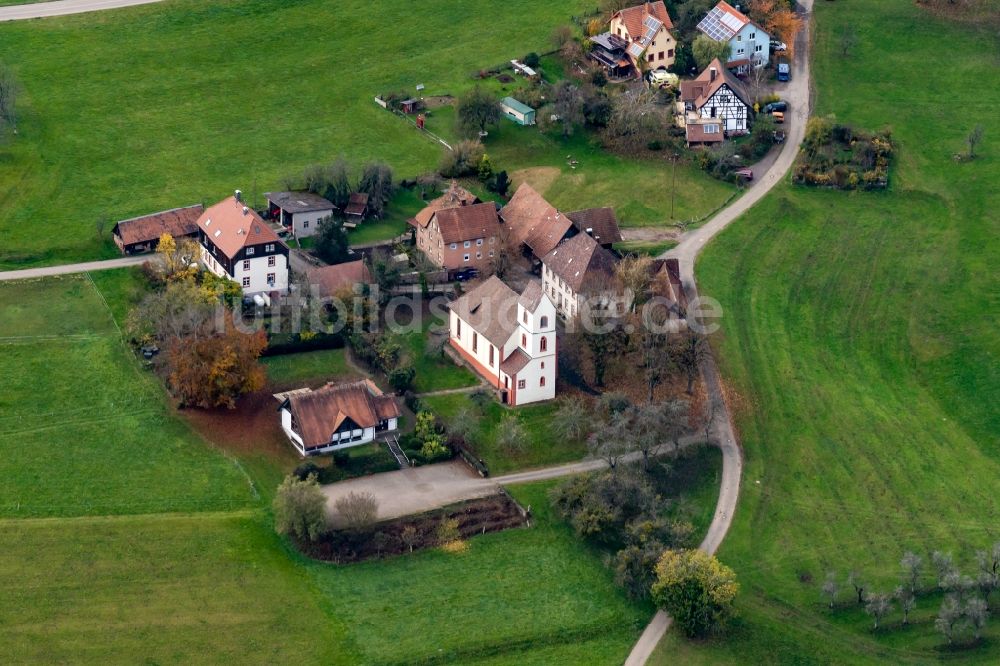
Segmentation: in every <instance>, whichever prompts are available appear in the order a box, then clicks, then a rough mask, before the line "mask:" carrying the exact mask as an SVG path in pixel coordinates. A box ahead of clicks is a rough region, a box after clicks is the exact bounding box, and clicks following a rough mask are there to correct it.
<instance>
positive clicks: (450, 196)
mask: <svg viewBox="0 0 1000 666" xmlns="http://www.w3.org/2000/svg"><path fill="white" fill-rule="evenodd" d="M477 203H479V197H477V196H476V195H475V194H473V193H472V192H469V191H468V190H467V189H465V188H464V187H462V186H461V185H459V184H458V183H457V182H455V181H454V180H452V181H451V185H449V186H448V189H447V191H445V193H444V194H442V195H441V196H439V197H437V198H436V199H432V200H431V201H430V202H429V203H428V204H427V205H426V206H424V207H423V208H422V209H421V210H420V212H419V213H417V214H416V215H414V216H413V217H411V218H410V219H409V220H407V221H406V222H407V224H409V225H410V226H411V227H413V230H414V240H415V241H416V245H417V249H418V250H421V251H422V252H423V253H424V254H429V250H430V249H431V243H430V235H429V232H428V230H427V226H428V225H429V224H430V222H431V218H432V217H434V213H436V212H438V211H439V210H443V209H445V208H455V207H457V206H468V205H470V204H477Z"/></svg>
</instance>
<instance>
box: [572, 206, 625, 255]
mask: <svg viewBox="0 0 1000 666" xmlns="http://www.w3.org/2000/svg"><path fill="white" fill-rule="evenodd" d="M566 217H568V218H569V219H570V221H571V222H572V223H573V226H574V227H576V230H577V231H579V232H580V233H585V234H587V235H589V236H590V237H592V238H593V239H594V240H596V241H597V243H598V244H599V245H600V246H601V247H603V248H604V249H606V250H610V249H611V246H612V245H613V244H614V243H620V242H621V241H622V232H621V230H620V229H619V228H618V218H617V217H615V210H614V209H613V208H606V207H605V208H587V209H584V210H577V211H573V212H572V213H566Z"/></svg>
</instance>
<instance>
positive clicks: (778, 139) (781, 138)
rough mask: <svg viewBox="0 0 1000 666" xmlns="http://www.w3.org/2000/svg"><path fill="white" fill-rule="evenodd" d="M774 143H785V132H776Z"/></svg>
mask: <svg viewBox="0 0 1000 666" xmlns="http://www.w3.org/2000/svg"><path fill="white" fill-rule="evenodd" d="M774 142H775V143H784V142H785V130H774Z"/></svg>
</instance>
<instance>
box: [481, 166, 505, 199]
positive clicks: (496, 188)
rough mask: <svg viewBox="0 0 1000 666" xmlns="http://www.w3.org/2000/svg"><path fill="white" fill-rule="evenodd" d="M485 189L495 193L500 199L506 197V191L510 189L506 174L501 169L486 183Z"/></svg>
mask: <svg viewBox="0 0 1000 666" xmlns="http://www.w3.org/2000/svg"><path fill="white" fill-rule="evenodd" d="M486 189H488V190H490V191H491V192H496V193H497V194H499V195H500V196H502V197H505V196H507V190H509V189H510V177H508V176H507V172H506V171H504V170H503V169H501V170H500V171H498V172H497V173H496V174H495V175H494V176H493V180H491V181H490V182H489V183H487V185H486Z"/></svg>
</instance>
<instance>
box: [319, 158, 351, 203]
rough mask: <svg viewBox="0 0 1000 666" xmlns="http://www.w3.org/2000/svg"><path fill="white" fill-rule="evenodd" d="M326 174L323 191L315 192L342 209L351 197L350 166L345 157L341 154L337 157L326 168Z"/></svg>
mask: <svg viewBox="0 0 1000 666" xmlns="http://www.w3.org/2000/svg"><path fill="white" fill-rule="evenodd" d="M326 174H327V179H326V182H325V183H324V184H323V185H324V187H323V191H322V192H317V194H321V195H322V196H323V197H324V198H325V199H326V200H327V201H329V202H331V203H332V204H333V205H334V206H336V207H337V208H339V209H341V210H343V209H344V207H345V206H346V205H347V202H348V201H349V200H350V198H351V177H350V167H349V165H348V164H347V159H346V158H345V157H344V156H343V155H341V156H339V157H337V159H336V160H334V161H333V164H331V165H330V167H329V168H328V169H327V172H326Z"/></svg>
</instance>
